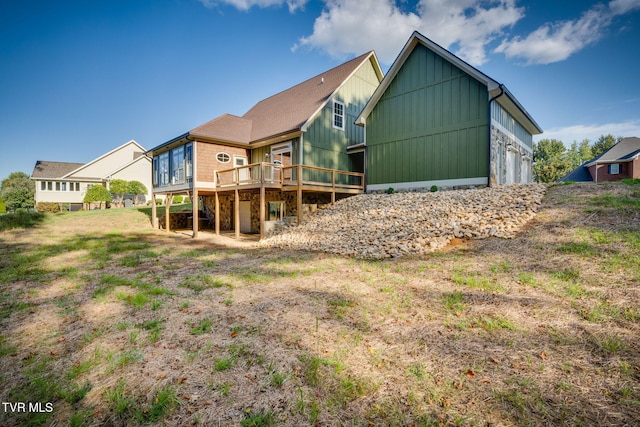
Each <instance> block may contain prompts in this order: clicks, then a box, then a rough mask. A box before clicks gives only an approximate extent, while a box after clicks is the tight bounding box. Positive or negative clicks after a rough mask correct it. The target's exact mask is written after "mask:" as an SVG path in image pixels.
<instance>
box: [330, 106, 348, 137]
mask: <svg viewBox="0 0 640 427" xmlns="http://www.w3.org/2000/svg"><path fill="white" fill-rule="evenodd" d="M336 104H338V105H341V106H342V114H337V113H336ZM336 116H340V118H342V127H340V126H336ZM344 119H345V106H344V102H341V101H336V100H334V101H333V104H332V105H331V124H332V125H333V128H334V129H340V130H344Z"/></svg>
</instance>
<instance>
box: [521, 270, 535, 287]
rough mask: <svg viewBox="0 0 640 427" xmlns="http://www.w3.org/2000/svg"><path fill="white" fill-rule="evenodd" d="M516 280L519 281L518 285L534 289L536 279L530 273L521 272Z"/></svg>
mask: <svg viewBox="0 0 640 427" xmlns="http://www.w3.org/2000/svg"><path fill="white" fill-rule="evenodd" d="M518 280H519V281H520V283H522V284H523V285H526V286H531V287H534V288H535V287H536V286H537V283H536V278H535V277H534V276H533V274H532V273H529V272H525V271H523V272H521V273H518Z"/></svg>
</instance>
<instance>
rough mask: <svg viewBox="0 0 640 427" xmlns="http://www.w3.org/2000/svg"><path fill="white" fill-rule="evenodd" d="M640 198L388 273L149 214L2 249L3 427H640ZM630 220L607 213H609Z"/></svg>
mask: <svg viewBox="0 0 640 427" xmlns="http://www.w3.org/2000/svg"><path fill="white" fill-rule="evenodd" d="M637 188H638V185H637V183H629V184H624V183H623V184H611V185H607V186H605V185H592V186H586V185H583V184H579V183H577V184H574V185H571V186H556V187H553V188H551V189H549V193H548V196H547V198H546V199H545V202H544V205H543V207H542V210H541V212H540V214H539V215H538V216H537V217H536V219H535V220H534V221H533V222H531V223H529V225H527V229H526V231H525V232H523V233H521V234H519V235H518V236H517V237H516V238H514V239H510V240H503V239H493V238H490V239H485V240H481V241H468V242H465V243H464V244H463V245H460V246H459V247H452V248H447V249H446V250H443V251H439V252H435V253H433V254H430V255H427V256H424V257H415V258H412V257H404V258H394V259H388V260H382V261H372V260H358V259H346V258H342V257H337V256H333V255H330V254H324V253H304V252H293V251H285V250H273V249H269V250H266V249H262V248H251V249H248V248H233V249H230V248H224V247H222V246H218V245H216V246H214V245H212V244H211V242H209V241H207V240H206V239H185V238H184V236H181V235H178V234H173V233H160V232H156V231H153V230H151V229H150V228H149V227H148V218H147V217H146V216H145V215H144V213H140V212H139V211H138V210H136V209H129V210H126V211H125V210H121V211H120V212H116V210H112V211H113V212H108V211H104V212H86V213H78V214H77V215H76V213H66V214H64V215H47V216H46V217H45V219H44V220H43V221H42V222H40V223H37V224H35V225H34V226H33V227H32V229H31V230H29V232H28V233H23V232H16V231H12V230H7V231H4V232H0V251H2V254H3V256H2V257H0V331H1V332H0V361H1V362H2V366H3V369H2V372H0V395H2V396H3V399H4V400H6V401H38V402H51V403H52V404H53V406H54V408H55V410H54V411H53V412H52V413H23V414H17V415H15V414H6V413H3V412H0V425H71V426H82V425H174V424H184V425H284V426H291V425H389V426H401V425H416V426H420V425H423V426H428V425H447V426H449V425H451V426H453V425H485V424H495V425H524V426H526V425H532V426H533V425H634V424H635V423H636V422H637V419H639V418H640V409H639V408H640V386H639V385H638V379H639V378H640V371H639V369H638V367H640V355H639V354H638V352H637V351H636V347H637V345H636V343H637V342H638V341H639V339H640V337H639V336H638V324H639V323H640V303H639V302H638V298H637V295H636V293H637V292H636V290H637V286H638V283H640V227H639V226H638V225H637V215H638V209H637V207H635V205H634V203H632V201H633V200H635V199H636V198H637V197H636V195H635V194H636V192H637V191H638V190H637ZM610 200H611V201H613V202H614V206H617V207H611V206H608V205H607V204H606V203H608V202H609V201H610Z"/></svg>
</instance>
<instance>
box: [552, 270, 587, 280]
mask: <svg viewBox="0 0 640 427" xmlns="http://www.w3.org/2000/svg"><path fill="white" fill-rule="evenodd" d="M552 276H553V277H554V278H556V279H559V280H563V281H565V282H575V281H577V280H578V279H579V278H580V270H576V269H574V268H565V269H563V270H560V271H556V272H554V273H553V274H552Z"/></svg>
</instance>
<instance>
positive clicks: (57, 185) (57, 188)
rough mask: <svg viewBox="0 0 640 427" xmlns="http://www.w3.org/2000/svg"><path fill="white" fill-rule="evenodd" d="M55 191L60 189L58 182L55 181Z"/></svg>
mask: <svg viewBox="0 0 640 427" xmlns="http://www.w3.org/2000/svg"><path fill="white" fill-rule="evenodd" d="M56 191H60V183H59V182H56Z"/></svg>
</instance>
